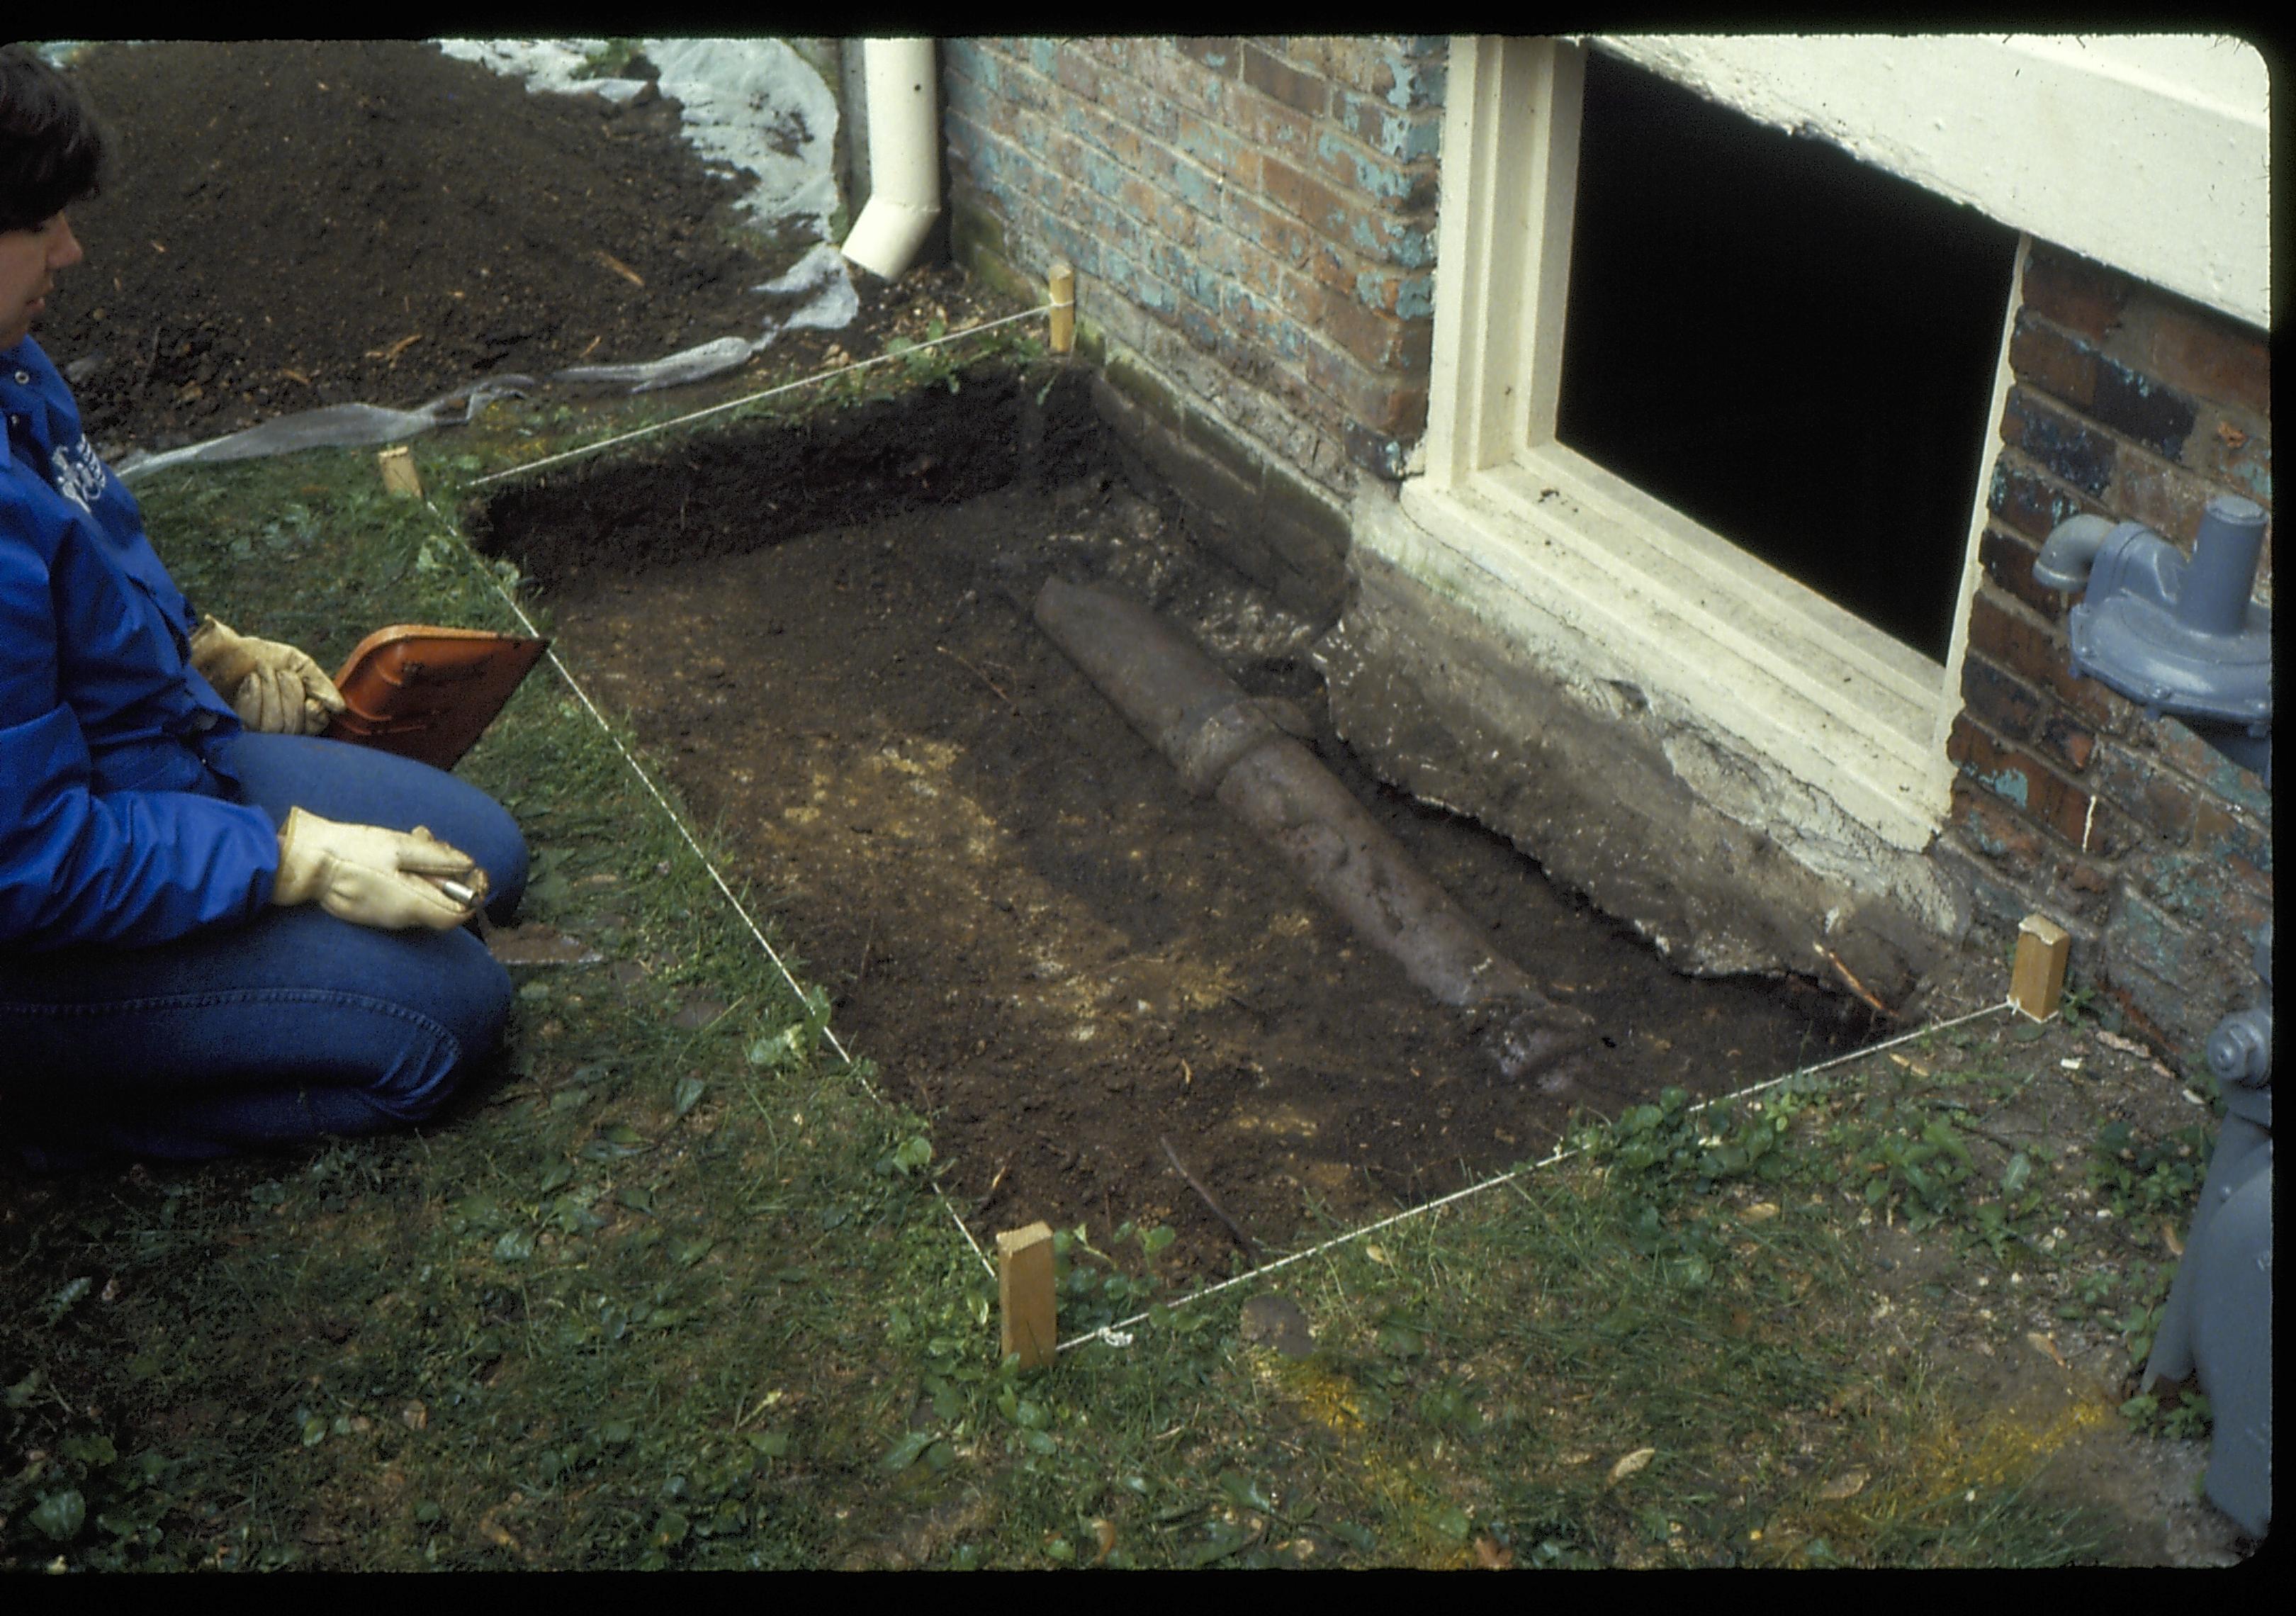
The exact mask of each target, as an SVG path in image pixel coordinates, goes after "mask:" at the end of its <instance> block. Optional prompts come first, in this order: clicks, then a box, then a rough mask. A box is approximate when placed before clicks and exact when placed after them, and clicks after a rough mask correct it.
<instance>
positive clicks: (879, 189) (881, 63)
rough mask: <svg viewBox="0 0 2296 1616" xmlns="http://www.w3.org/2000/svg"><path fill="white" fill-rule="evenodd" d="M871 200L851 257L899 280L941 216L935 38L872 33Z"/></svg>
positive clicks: (848, 245) (867, 62)
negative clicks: (882, 36)
mask: <svg viewBox="0 0 2296 1616" xmlns="http://www.w3.org/2000/svg"><path fill="white" fill-rule="evenodd" d="M861 61H862V66H863V71H864V74H865V78H866V82H867V84H868V92H869V187H870V188H869V201H868V204H867V205H866V206H865V207H864V208H863V209H861V217H860V218H858V219H857V220H856V221H855V222H854V226H853V231H852V234H849V235H848V236H847V237H846V238H845V248H844V252H845V256H846V257H847V258H850V259H852V260H853V261H854V262H855V263H857V264H858V265H860V266H861V267H862V268H864V269H866V270H868V271H869V272H870V273H872V274H873V275H882V276H883V277H884V278H885V279H887V280H889V281H890V280H892V279H895V278H896V277H897V276H898V275H900V273H901V272H902V271H903V270H905V269H906V268H907V267H909V260H910V259H912V258H914V257H916V254H917V249H918V248H919V247H921V246H922V245H923V244H924V239H925V234H926V233H927V232H928V231H930V230H931V228H932V227H933V221H934V220H936V219H938V218H939V217H940V96H939V89H938V85H937V81H936V79H935V78H934V64H933V42H932V41H931V40H930V39H867V40H864V41H863V42H862V45H861Z"/></svg>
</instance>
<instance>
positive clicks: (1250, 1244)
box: [1156, 1134, 1260, 1268]
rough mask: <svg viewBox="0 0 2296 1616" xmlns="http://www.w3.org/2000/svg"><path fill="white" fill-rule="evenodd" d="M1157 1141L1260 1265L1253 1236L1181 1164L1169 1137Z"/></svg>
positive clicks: (1214, 1213)
mask: <svg viewBox="0 0 2296 1616" xmlns="http://www.w3.org/2000/svg"><path fill="white" fill-rule="evenodd" d="M1156 1143H1157V1144H1160V1145H1162V1146H1163V1147H1164V1157H1165V1160H1167V1161H1169V1162H1171V1164H1172V1170H1173V1171H1174V1172H1176V1173H1177V1174H1179V1175H1180V1177H1183V1178H1185V1180H1187V1185H1188V1187H1189V1188H1190V1189H1192V1190H1193V1191H1195V1192H1196V1194H1198V1195H1200V1196H1201V1197H1202V1198H1203V1203H1204V1204H1205V1205H1206V1206H1208V1207H1210V1208H1211V1210H1212V1216H1213V1217H1215V1218H1218V1219H1219V1220H1220V1221H1221V1222H1222V1223H1224V1224H1226V1226H1227V1232H1228V1233H1229V1234H1231V1235H1234V1236H1235V1243H1236V1244H1238V1245H1240V1246H1242V1248H1243V1254H1244V1256H1245V1257H1246V1258H1247V1259H1250V1261H1251V1266H1252V1267H1255V1268H1256V1267H1259V1266H1260V1265H1259V1245H1258V1244H1257V1243H1254V1241H1253V1240H1252V1238H1251V1235H1247V1234H1245V1233H1244V1232H1243V1229H1242V1226H1241V1225H1239V1224H1238V1223H1237V1222H1236V1220H1235V1219H1234V1218H1231V1217H1229V1216H1228V1215H1227V1211H1226V1209H1225V1208H1223V1207H1222V1206H1221V1205H1220V1203H1219V1202H1217V1201H1215V1200H1213V1199H1212V1193H1211V1192H1210V1190H1208V1189H1206V1188H1205V1187H1204V1186H1203V1185H1201V1184H1198V1183H1197V1182H1196V1176H1195V1175H1194V1174H1193V1173H1192V1172H1190V1171H1189V1170H1188V1169H1186V1168H1185V1167H1184V1166H1182V1165H1181V1162H1180V1155H1179V1153H1178V1152H1177V1151H1175V1150H1174V1149H1173V1148H1172V1142H1171V1141H1170V1140H1169V1139H1167V1138H1165V1137H1164V1136H1162V1135H1161V1134H1159V1135H1157V1136H1156Z"/></svg>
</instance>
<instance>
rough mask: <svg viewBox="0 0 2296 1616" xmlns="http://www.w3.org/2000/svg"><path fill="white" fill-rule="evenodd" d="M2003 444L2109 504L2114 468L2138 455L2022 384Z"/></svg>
mask: <svg viewBox="0 0 2296 1616" xmlns="http://www.w3.org/2000/svg"><path fill="white" fill-rule="evenodd" d="M2001 439H2002V441H2003V442H2004V443H2006V444H2008V445H2009V446H2010V447H2013V448H2017V449H2021V450H2022V451H2023V452H2024V453H2025V455H2027V456H2028V457H2029V458H2030V459H2031V460H2033V461H2034V462H2035V463H2038V464H2039V465H2041V466H2043V467H2044V468H2046V470H2047V471H2048V472H2049V473H2050V475H2052V476H2054V477H2056V478H2059V479H2061V480H2063V481H2065V482H2069V483H2071V485H2072V486H2073V487H2075V488H2079V489H2080V490H2081V491H2082V492H2084V493H2087V494H2089V495H2092V496H2096V497H2100V498H2103V499H2104V500H2106V502H2107V503H2108V504H2110V503H2111V496H2110V495H2109V494H2108V493H2107V492H2106V490H2107V489H2109V488H2111V487H2112V477H2113V471H2114V468H2115V465H2116V464H2117V463H2118V462H2119V461H2120V458H2121V457H2122V455H2124V453H2126V454H2135V453H2136V452H2137V451H2136V450H2135V449H2133V448H2129V447H2127V446H2124V445H2123V444H2122V443H2121V442H2120V440H2119V439H2116V438H2114V437H2113V436H2112V434H2110V433H2109V432H2107V431H2104V430H2103V428H2102V427H2098V426H2095V425H2094V424H2092V423H2091V422H2087V421H2085V420H2083V419H2082V418H2081V417H2080V416H2079V415H2077V414H2073V413H2072V412H2071V411H2070V410H2068V409H2066V408H2064V407H2063V406H2061V405H2058V404H2056V403H2055V402H2054V401H2053V400H2051V399H2050V398H2048V396H2047V395H2046V394H2045V393H2041V392H2038V391H2037V390H2034V389H2032V388H2030V387H2025V386H2023V385H2020V386H2017V387H2015V388H2013V389H2011V390H2010V393H2009V401H2008V404H2007V405H2006V406H2005V407H2004V408H2003V410H2002V413H2001Z"/></svg>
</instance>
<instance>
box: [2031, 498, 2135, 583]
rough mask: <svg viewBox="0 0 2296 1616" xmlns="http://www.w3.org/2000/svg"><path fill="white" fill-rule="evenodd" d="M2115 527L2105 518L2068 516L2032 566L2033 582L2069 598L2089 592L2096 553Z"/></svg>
mask: <svg viewBox="0 0 2296 1616" xmlns="http://www.w3.org/2000/svg"><path fill="white" fill-rule="evenodd" d="M2114 525H2115V524H2114V523H2113V522H2112V520H2111V519H2110V518H2107V517H2103V516H2069V517H2067V518H2066V519H2065V520H2064V521H2061V522H2059V523H2058V524H2057V525H2056V526H2055V527H2054V528H2053V529H2050V530H2049V537H2048V542H2046V544H2044V545H2043V546H2041V554H2040V555H2039V556H2038V558H2037V559H2036V560H2035V561H2034V562H2033V580H2034V581H2035V582H2036V583H2038V584H2039V585H2040V586H2041V587H2043V588H2046V589H2061V590H2062V591H2064V592H2065V593H2066V594H2068V595H2071V594H2075V593H2078V592H2079V591H2080V590H2083V589H2086V588H2087V587H2088V573H2089V569H2090V568H2091V567H2093V566H2095V564H2096V553H2097V552H2098V551H2099V550H2101V549H2103V547H2104V541H2105V538H2106V537H2107V536H2109V535H2110V534H2111V533H2112V530H2113V528H2114Z"/></svg>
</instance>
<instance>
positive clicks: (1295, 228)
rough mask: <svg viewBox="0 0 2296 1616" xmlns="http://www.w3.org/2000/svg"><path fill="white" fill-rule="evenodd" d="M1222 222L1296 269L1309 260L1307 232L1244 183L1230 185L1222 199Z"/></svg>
mask: <svg viewBox="0 0 2296 1616" xmlns="http://www.w3.org/2000/svg"><path fill="white" fill-rule="evenodd" d="M1220 221H1221V222H1222V223H1223V224H1225V225H1226V226H1228V227H1229V228H1230V229H1232V230H1234V232H1235V233H1236V234H1238V235H1240V236H1242V238H1243V239H1244V240H1245V241H1247V242H1254V243H1256V244H1257V245H1259V247H1261V248H1262V249H1264V250H1267V252H1269V253H1271V254H1273V255H1274V256H1275V257H1276V258H1280V259H1282V260H1283V262H1284V263H1286V264H1289V265H1291V266H1292V267H1294V268H1298V267H1302V266H1304V265H1305V264H1306V263H1307V262H1308V249H1309V246H1310V245H1311V242H1310V241H1309V238H1308V232H1307V231H1306V230H1305V229H1304V228H1303V227H1302V226H1300V222H1299V221H1298V220H1296V219H1294V218H1292V217H1291V216H1290V215H1288V214H1283V213H1278V212H1276V211H1275V209H1272V208H1267V207H1263V206H1261V205H1260V204H1259V202H1256V201H1253V200H1252V199H1251V197H1250V196H1248V195H1246V194H1245V193H1244V192H1243V189H1242V186H1238V185H1231V186H1229V187H1228V189H1227V193H1226V195H1224V196H1222V197H1221V198H1220Z"/></svg>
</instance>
